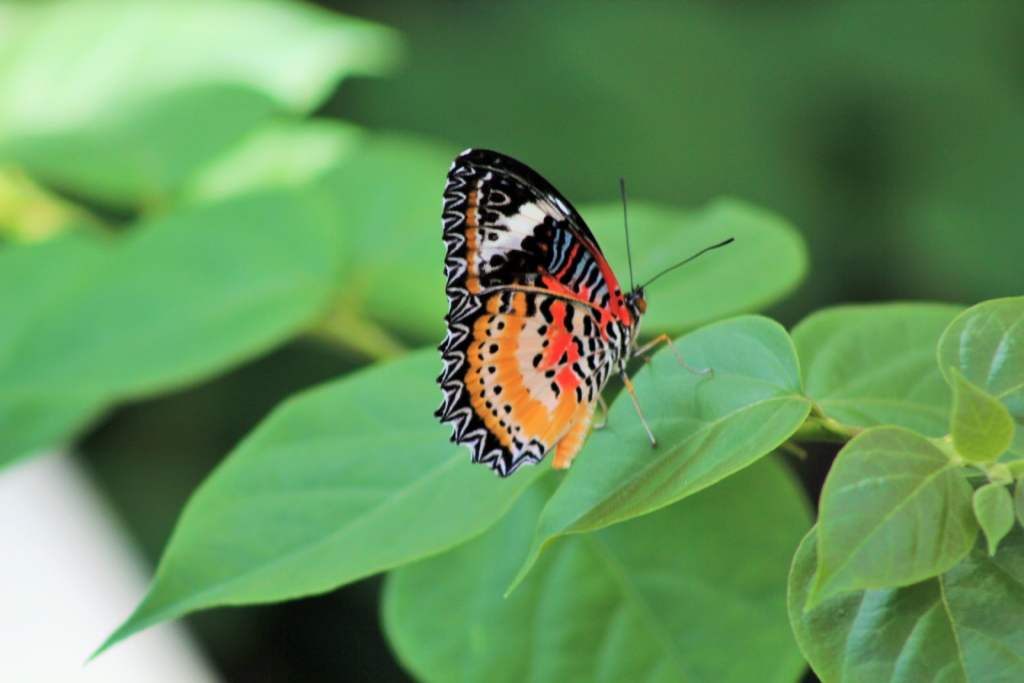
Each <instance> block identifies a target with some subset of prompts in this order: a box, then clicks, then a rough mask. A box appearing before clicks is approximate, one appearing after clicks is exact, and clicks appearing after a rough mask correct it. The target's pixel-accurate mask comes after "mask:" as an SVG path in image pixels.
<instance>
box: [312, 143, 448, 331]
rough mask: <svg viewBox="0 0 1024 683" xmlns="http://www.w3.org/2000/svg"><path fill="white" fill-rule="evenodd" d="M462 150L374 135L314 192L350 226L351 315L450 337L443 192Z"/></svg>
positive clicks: (347, 287) (347, 275) (347, 282)
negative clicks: (447, 330) (446, 317)
mask: <svg viewBox="0 0 1024 683" xmlns="http://www.w3.org/2000/svg"><path fill="white" fill-rule="evenodd" d="M458 151H459V150H458V149H457V148H455V147H452V146H450V145H446V144H443V143H437V142H433V141H430V140H426V139H423V138H418V137H415V136H410V135H399V134H381V135H368V136H366V137H365V138H364V139H362V140H361V143H360V144H357V145H356V147H355V149H353V150H352V152H351V153H350V154H348V155H346V156H345V158H344V160H343V163H341V164H340V165H339V166H338V167H337V168H335V169H333V170H331V171H329V172H327V173H326V174H325V175H324V177H323V178H321V179H320V180H319V181H318V182H316V183H314V185H313V186H312V187H311V188H310V190H309V191H310V194H311V195H312V196H313V197H314V198H315V199H316V200H317V201H318V202H320V203H321V204H322V206H323V207H324V211H325V212H326V213H327V214H328V215H332V216H336V217H338V218H339V219H340V220H341V221H343V224H345V225H347V226H351V227H350V229H349V230H348V231H347V233H346V235H345V238H346V240H347V250H346V261H345V264H344V268H343V271H342V272H343V276H344V279H343V282H342V283H341V285H342V288H343V289H344V291H345V293H346V296H347V297H349V298H350V299H351V300H352V303H351V306H350V308H352V309H353V310H352V311H350V314H360V315H363V316H366V317H368V318H370V319H372V320H374V321H375V322H377V323H380V324H382V325H384V326H386V327H388V328H389V329H392V330H398V331H400V332H403V333H405V334H407V335H409V336H411V337H412V338H414V339H422V340H424V341H426V340H430V342H431V343H432V344H433V343H436V340H437V339H440V338H441V337H442V336H443V335H444V315H445V312H446V311H447V310H448V303H447V299H446V298H445V294H444V283H445V280H444V253H445V249H444V244H443V243H442V242H441V208H440V207H441V193H442V191H443V190H444V182H445V176H446V175H447V173H448V169H449V167H450V166H451V164H452V159H454V158H455V156H456V154H458Z"/></svg>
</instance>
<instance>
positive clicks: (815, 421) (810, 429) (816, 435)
mask: <svg viewBox="0 0 1024 683" xmlns="http://www.w3.org/2000/svg"><path fill="white" fill-rule="evenodd" d="M815 407H817V406H815ZM817 412H818V413H819V415H815V410H814V408H812V410H811V415H810V416H809V417H808V418H807V419H806V420H804V423H803V424H802V425H800V428H799V429H797V430H796V432H794V433H793V436H791V437H790V438H791V439H792V440H794V441H826V442H828V443H846V442H847V441H849V440H850V439H852V438H853V437H855V436H857V435H858V434H860V433H861V432H863V431H864V430H863V429H861V428H860V427H852V426H850V425H844V424H843V423H841V422H836V421H835V420H833V419H832V418H830V417H825V416H824V415H823V414H820V412H821V409H820V408H818V409H817Z"/></svg>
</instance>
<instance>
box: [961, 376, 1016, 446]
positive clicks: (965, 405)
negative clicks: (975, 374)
mask: <svg viewBox="0 0 1024 683" xmlns="http://www.w3.org/2000/svg"><path fill="white" fill-rule="evenodd" d="M948 376H949V379H950V384H951V385H952V386H953V414H952V415H951V416H950V433H951V435H952V437H953V444H954V445H955V446H956V451H957V453H959V454H960V455H962V456H964V457H965V458H966V459H968V460H971V461H972V462H991V461H993V460H995V459H996V458H998V457H999V456H1000V455H1002V454H1003V453H1004V452H1006V449H1007V448H1009V447H1010V444H1012V443H1013V435H1014V431H1015V430H1016V425H1015V424H1014V422H1013V417H1012V416H1011V415H1010V411H1008V410H1007V409H1006V407H1005V406H1003V404H1002V403H1000V402H999V401H998V400H996V399H995V398H993V397H991V396H989V395H988V394H986V393H985V392H984V391H982V390H981V389H979V388H978V387H976V386H974V385H973V384H971V383H970V382H968V381H967V380H966V379H964V376H963V375H961V374H960V371H959V370H957V369H956V368H955V367H950V369H949V374H948Z"/></svg>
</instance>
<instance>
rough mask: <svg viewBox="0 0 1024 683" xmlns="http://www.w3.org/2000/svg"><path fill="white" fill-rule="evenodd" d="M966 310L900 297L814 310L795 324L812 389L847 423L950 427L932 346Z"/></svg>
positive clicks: (934, 431) (926, 429)
mask: <svg viewBox="0 0 1024 683" xmlns="http://www.w3.org/2000/svg"><path fill="white" fill-rule="evenodd" d="M962 310H963V309H962V308H961V307H959V306H952V305H947V304H903V303H898V304H870V305H861V306H838V307H835V308H829V309H825V310H822V311H818V312H816V313H813V314H812V315H810V316H808V317H807V318H805V319H804V320H803V321H801V322H800V324H798V325H797V326H796V327H795V328H793V345H794V346H796V351H797V356H798V357H799V358H800V367H801V369H802V371H803V376H804V388H805V389H806V391H807V395H808V396H810V397H811V398H812V399H814V401H815V402H817V404H818V405H819V406H820V407H821V408H822V410H823V411H824V412H825V414H826V415H828V416H829V417H830V418H832V419H835V420H838V421H839V422H841V423H843V424H847V425H852V426H855V427H864V428H867V427H876V426H881V425H896V426H899V427H906V428H907V429H913V430H914V431H917V432H921V433H922V434H925V435H926V436H932V437H939V436H942V435H944V434H946V433H948V429H949V411H950V405H951V399H950V391H949V386H948V385H947V384H946V382H945V381H943V378H942V374H941V373H940V372H939V369H938V368H937V367H936V366H935V347H936V345H937V344H938V341H939V337H940V336H941V335H942V331H943V330H944V329H945V328H946V326H947V325H948V324H949V322H950V321H951V320H952V319H953V318H954V317H955V316H956V315H957V313H959V312H960V311H962Z"/></svg>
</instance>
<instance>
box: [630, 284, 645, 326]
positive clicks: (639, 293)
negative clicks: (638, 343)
mask: <svg viewBox="0 0 1024 683" xmlns="http://www.w3.org/2000/svg"><path fill="white" fill-rule="evenodd" d="M625 299H626V308H627V309H629V314H630V315H631V316H632V317H633V328H634V330H636V329H639V327H640V318H641V316H643V314H644V313H646V312H647V298H646V297H645V296H644V288H643V287H637V288H636V289H634V290H633V291H631V292H627V293H626V296H625ZM634 334H635V332H634Z"/></svg>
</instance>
